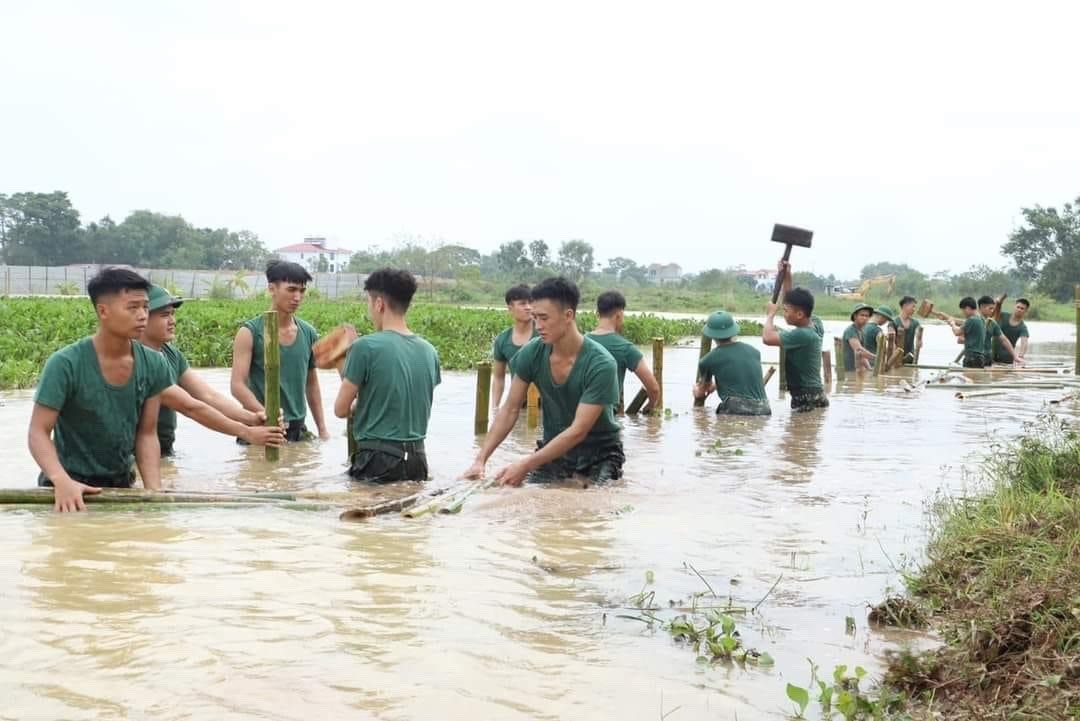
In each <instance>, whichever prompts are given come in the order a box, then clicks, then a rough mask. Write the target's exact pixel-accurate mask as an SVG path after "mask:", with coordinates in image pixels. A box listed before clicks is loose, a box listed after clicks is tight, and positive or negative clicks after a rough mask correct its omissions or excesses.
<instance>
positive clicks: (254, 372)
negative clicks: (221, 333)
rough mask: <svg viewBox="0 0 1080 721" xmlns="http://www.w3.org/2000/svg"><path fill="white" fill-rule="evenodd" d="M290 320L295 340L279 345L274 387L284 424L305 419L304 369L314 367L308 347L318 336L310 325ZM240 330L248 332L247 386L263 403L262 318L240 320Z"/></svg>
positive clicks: (313, 343)
mask: <svg viewBox="0 0 1080 721" xmlns="http://www.w3.org/2000/svg"><path fill="white" fill-rule="evenodd" d="M293 320H294V321H295V322H296V340H294V341H293V342H292V345H283V346H281V369H280V370H279V373H280V375H281V378H280V383H279V384H278V385H279V386H280V387H281V410H282V411H283V412H284V413H285V422H286V423H292V422H293V421H302V420H304V419H305V418H307V377H308V370H309V369H311V368H314V367H315V354H314V353H312V352H311V346H313V345H315V341H317V340H319V334H318V333H317V332H316V331H315V328H313V327H312V326H311V324H310V323H308V322H307V321H303V320H300V319H299V318H294V319H293ZM244 327H245V328H247V329H248V330H250V331H251V368H250V369H249V370H248V382H247V386H248V388H250V389H251V392H252V393H254V394H255V398H256V399H258V401H259V403H263V404H265V403H266V395H265V393H264V390H263V389H264V386H265V385H266V372H265V370H264V368H263V319H262V316H261V315H260V316H256V317H255V318H252V319H251V320H246V321H244Z"/></svg>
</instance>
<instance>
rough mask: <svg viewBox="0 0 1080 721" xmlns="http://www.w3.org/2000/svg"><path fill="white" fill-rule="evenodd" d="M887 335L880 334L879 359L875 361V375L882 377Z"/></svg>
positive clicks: (878, 344) (878, 341) (878, 339)
mask: <svg viewBox="0 0 1080 721" xmlns="http://www.w3.org/2000/svg"><path fill="white" fill-rule="evenodd" d="M886 345H887V344H886V342H885V334H884V333H878V337H877V358H875V359H874V375H875V376H879V375H881V370H882V369H883V368H884V367H885V348H886Z"/></svg>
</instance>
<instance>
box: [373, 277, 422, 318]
mask: <svg viewBox="0 0 1080 721" xmlns="http://www.w3.org/2000/svg"><path fill="white" fill-rule="evenodd" d="M364 290H366V291H367V292H368V293H375V294H376V295H381V296H382V297H383V299H384V300H385V301H386V304H387V305H388V306H390V309H391V310H392V311H394V312H395V313H404V312H405V311H407V310H408V309H409V304H410V303H412V299H413V296H414V295H415V294H416V278H414V277H413V274H412V273H410V272H409V271H407V270H404V269H399V268H380V269H379V270H377V271H375V272H374V273H372V274H371V275H369V276H368V277H367V279H365V280H364Z"/></svg>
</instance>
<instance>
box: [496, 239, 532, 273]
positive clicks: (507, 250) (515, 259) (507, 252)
mask: <svg viewBox="0 0 1080 721" xmlns="http://www.w3.org/2000/svg"><path fill="white" fill-rule="evenodd" d="M495 261H496V263H497V264H498V267H499V270H501V271H502V272H503V273H506V274H507V275H510V276H514V277H517V278H521V277H524V276H525V275H527V274H528V273H529V272H530V271H531V270H532V269H533V267H534V265H533V262H532V260H530V259H529V256H528V255H526V253H525V241H523V240H512V241H510V242H507V243H503V244H502V245H500V246H499V250H498V251H497V252H496V253H495Z"/></svg>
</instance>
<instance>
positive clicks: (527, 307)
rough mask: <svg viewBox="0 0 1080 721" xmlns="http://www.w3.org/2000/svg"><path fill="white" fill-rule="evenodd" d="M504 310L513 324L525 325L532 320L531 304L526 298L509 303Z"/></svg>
mask: <svg viewBox="0 0 1080 721" xmlns="http://www.w3.org/2000/svg"><path fill="white" fill-rule="evenodd" d="M506 310H508V311H509V312H510V317H511V318H513V319H514V322H515V323H527V322H528V321H531V320H532V302H531V301H530V300H529V299H528V298H526V299H524V300H512V301H510V303H509V304H508V305H507V306H506Z"/></svg>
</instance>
